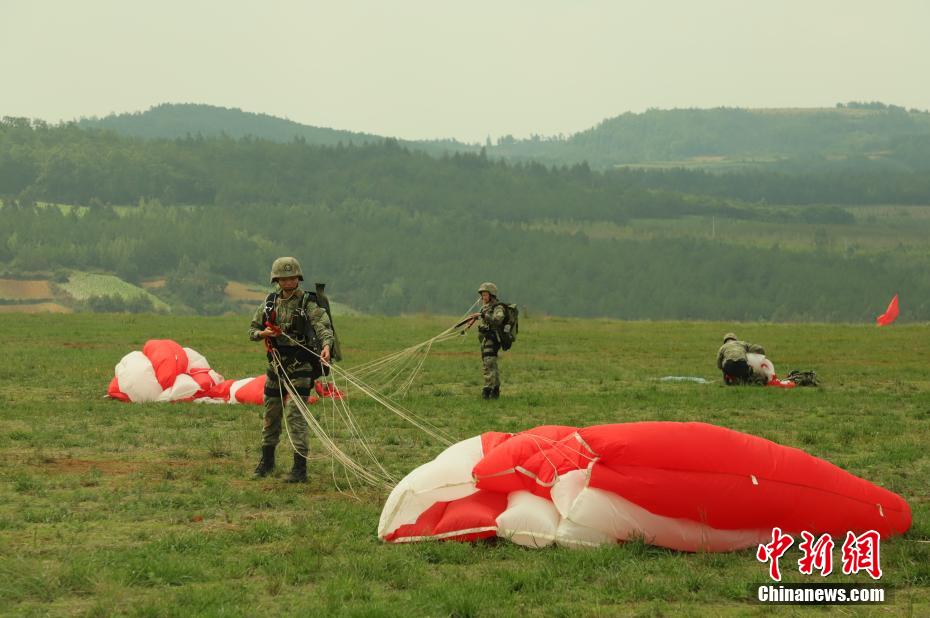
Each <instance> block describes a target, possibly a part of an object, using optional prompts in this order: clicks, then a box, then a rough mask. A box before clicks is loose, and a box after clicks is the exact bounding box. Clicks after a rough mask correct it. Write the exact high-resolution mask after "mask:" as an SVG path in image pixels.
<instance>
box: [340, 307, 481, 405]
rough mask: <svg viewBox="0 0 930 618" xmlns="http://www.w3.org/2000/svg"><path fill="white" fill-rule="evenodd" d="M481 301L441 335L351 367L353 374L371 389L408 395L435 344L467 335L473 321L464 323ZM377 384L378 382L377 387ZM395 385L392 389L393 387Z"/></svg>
mask: <svg viewBox="0 0 930 618" xmlns="http://www.w3.org/2000/svg"><path fill="white" fill-rule="evenodd" d="M479 302H480V301H478V300H476V301H475V302H474V303H472V305H471V307H469V308H468V310H467V311H466V312H465V315H464V317H463V318H462V319H461V320H459V321H458V322H457V323H456V324H455V325H453V326H451V327H449V328H447V329H445V330H444V331H442V332H441V333H439V334H438V335H436V336H434V337H430V338H429V339H427V340H426V341H423V342H422V343H418V344H416V345H413V346H410V347H408V348H405V349H403V350H401V351H399V352H395V353H393V354H389V355H387V356H383V357H381V358H376V359H374V360H371V361H368V362H367V363H362V364H361V365H356V366H355V367H352V370H351V371H352V374H353V376H354V377H355V378H356V379H358V380H359V381H361V379H362V378H364V379H365V381H366V382H368V384H369V388H373V389H374V388H376V389H377V390H379V391H381V392H384V393H388V392H389V391H390V395H391V396H392V397H403V396H405V395H406V394H407V392H408V391H409V390H410V387H411V386H412V385H413V383H414V381H415V380H416V378H417V376H418V375H419V374H420V371H421V370H422V368H423V364H424V363H425V362H426V357H427V356H428V355H429V353H430V351H431V350H432V347H433V345H434V344H436V343H440V342H443V341H448V340H450V339H454V338H457V337H459V336H461V335H464V334H465V331H466V330H468V328H470V327H471V323H469V324H468V325H467V326H465V324H466V322H469V318H470V317H471V315H472V311H473V310H474V309H475V307H476V306H477V304H478V303H479ZM463 326H464V328H463ZM403 376H406V377H403ZM398 381H399V384H398V385H397V386H396V387H395V383H396V382H398ZM374 384H377V387H375V386H374ZM392 388H393V389H394V390H393V391H391V390H390V389H392Z"/></svg>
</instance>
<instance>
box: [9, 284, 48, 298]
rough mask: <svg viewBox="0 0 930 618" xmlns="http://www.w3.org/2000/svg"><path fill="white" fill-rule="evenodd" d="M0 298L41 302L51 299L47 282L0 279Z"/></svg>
mask: <svg viewBox="0 0 930 618" xmlns="http://www.w3.org/2000/svg"><path fill="white" fill-rule="evenodd" d="M0 298H7V299H10V300H32V299H35V300H41V299H46V298H52V290H51V288H50V287H49V285H48V281H36V280H33V281H19V280H17V279H0Z"/></svg>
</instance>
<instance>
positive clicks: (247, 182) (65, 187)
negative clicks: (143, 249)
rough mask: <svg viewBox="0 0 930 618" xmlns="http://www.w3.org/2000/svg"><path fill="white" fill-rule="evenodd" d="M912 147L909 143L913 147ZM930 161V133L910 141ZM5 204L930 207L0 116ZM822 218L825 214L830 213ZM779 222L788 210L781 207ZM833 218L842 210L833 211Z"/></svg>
mask: <svg viewBox="0 0 930 618" xmlns="http://www.w3.org/2000/svg"><path fill="white" fill-rule="evenodd" d="M907 149H910V150H907ZM900 150H901V151H902V152H903V151H906V150H907V151H914V152H916V153H923V152H924V150H926V154H927V156H928V160H930V138H928V139H927V140H924V141H922V140H920V139H918V138H916V137H915V138H912V139H910V140H904V139H902V140H901V149H900ZM0 199H6V200H7V201H11V200H16V201H18V202H20V203H26V204H30V203H34V202H37V201H48V202H58V203H67V204H79V205H87V206H99V205H105V204H119V205H132V204H137V203H138V202H139V201H140V200H153V199H157V200H159V201H161V202H162V203H164V204H192V205H195V204H196V205H204V204H216V205H221V206H224V207H228V206H235V205H242V204H269V203H270V204H292V203H317V204H319V203H325V204H340V203H343V202H345V201H352V200H356V201H358V200H374V201H377V202H379V203H385V204H391V205H393V206H397V207H400V208H403V209H405V210H408V211H415V212H424V213H434V214H435V213H447V214H448V213H456V214H459V215H461V216H465V215H474V216H478V217H482V218H485V219H488V220H500V221H511V222H519V221H529V220H538V219H576V220H604V221H612V222H615V223H624V222H626V221H628V220H629V219H631V218H641V217H678V216H682V215H687V214H721V215H726V216H729V217H733V218H749V219H752V218H755V219H765V218H768V217H772V216H773V213H771V212H766V211H765V210H764V209H759V208H756V207H750V205H752V204H756V205H758V204H762V203H764V204H768V205H778V204H801V205H812V204H830V203H833V204H872V203H895V204H925V203H930V174H928V173H917V172H908V171H901V170H897V171H895V170H892V169H889V170H885V171H883V172H878V171H873V172H861V171H858V172H857V171H851V170H845V171H825V172H821V173H810V174H806V173H804V174H792V173H787V172H781V171H752V172H740V173H732V174H725V175H720V174H710V173H707V172H701V171H687V170H682V169H677V170H665V171H662V170H655V171H644V170H633V169H621V170H614V171H609V172H597V171H593V170H592V169H591V168H589V167H588V166H587V165H586V164H584V163H580V164H576V165H572V166H561V167H546V166H544V165H541V164H539V163H533V162H531V163H517V164H509V163H505V162H503V161H500V160H495V159H492V158H489V157H487V156H486V155H485V154H484V153H483V152H480V153H477V154H467V153H465V154H462V153H455V154H451V155H446V156H443V157H440V158H433V157H430V156H428V155H426V154H424V153H422V152H417V151H412V150H409V149H407V148H404V147H403V146H401V145H400V144H398V143H397V142H396V141H393V140H386V141H384V142H381V143H378V144H367V145H363V146H339V145H337V146H312V145H308V144H307V143H304V142H302V141H293V142H291V143H287V144H282V143H277V142H272V141H268V140H256V139H251V138H242V139H232V138H228V137H214V138H209V139H206V138H199V137H198V138H183V139H175V140H143V139H140V138H129V137H123V136H119V135H117V134H115V133H112V132H108V131H101V130H83V129H80V128H78V127H77V126H76V125H61V126H48V125H45V124H42V123H33V122H29V121H27V120H22V119H9V118H8V119H5V120H4V121H3V122H0ZM822 214H823V213H822V212H821V213H819V214H818V215H817V216H819V217H822ZM778 216H783V215H782V214H779V215H778ZM830 216H831V217H834V219H832V220H836V221H839V220H838V219H835V217H842V214H840V213H839V211H837V210H834V211H832V213H831V215H830Z"/></svg>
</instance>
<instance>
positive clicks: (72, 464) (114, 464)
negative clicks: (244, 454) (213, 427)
mask: <svg viewBox="0 0 930 618" xmlns="http://www.w3.org/2000/svg"><path fill="white" fill-rule="evenodd" d="M215 463H230V464H231V463H232V462H223V461H221V460H217V459H212V458H209V459H208V458H206V457H204V458H203V459H190V460H187V459H184V460H179V459H168V460H164V461H145V462H139V461H95V460H92V459H53V460H51V461H48V462H45V467H46V470H48V471H49V472H53V473H55V472H57V473H59V474H84V473H86V472H88V471H89V470H90V469H91V468H96V469H97V470H99V471H100V472H101V473H102V474H113V475H125V474H132V473H134V472H139V471H142V472H150V471H152V470H153V469H156V470H157V469H159V468H164V467H165V466H167V467H169V468H189V467H191V466H197V465H206V464H215Z"/></svg>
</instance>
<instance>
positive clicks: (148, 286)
mask: <svg viewBox="0 0 930 618" xmlns="http://www.w3.org/2000/svg"><path fill="white" fill-rule="evenodd" d="M165 283H166V280H165V279H164V278H162V279H152V280H151V281H143V282H142V284H141V285H142V288H143V289H145V290H157V289H159V288H163V287H165Z"/></svg>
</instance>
